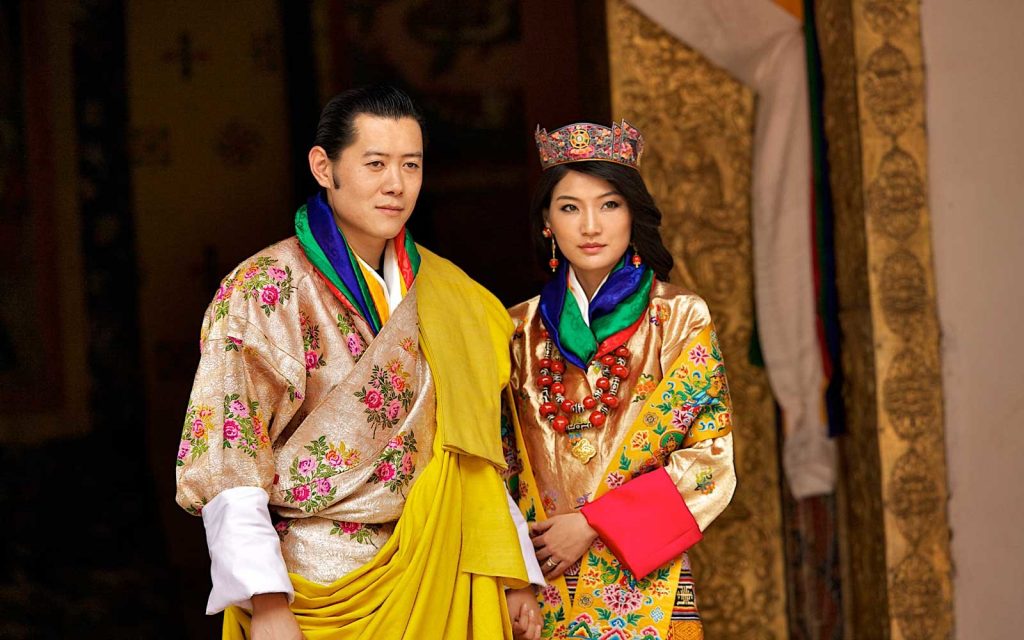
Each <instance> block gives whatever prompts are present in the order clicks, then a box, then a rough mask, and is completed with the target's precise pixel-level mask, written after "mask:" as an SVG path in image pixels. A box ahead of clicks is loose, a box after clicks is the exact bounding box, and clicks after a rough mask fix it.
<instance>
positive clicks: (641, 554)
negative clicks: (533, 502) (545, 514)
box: [581, 469, 704, 578]
mask: <svg viewBox="0 0 1024 640" xmlns="http://www.w3.org/2000/svg"><path fill="white" fill-rule="evenodd" d="M581 511H582V512H583V517H585V518H586V519H587V522H589V523H590V526H591V527H593V528H594V530H595V531H597V534H598V535H599V536H600V537H601V540H602V541H603V542H604V543H605V544H606V545H607V546H608V548H609V549H610V550H611V552H612V553H614V554H615V557H616V558H618V559H619V561H620V562H621V563H622V564H624V565H625V566H626V568H627V569H629V570H630V571H631V572H632V573H633V575H634V576H636V577H637V578H643V577H644V576H646V575H647V574H649V573H650V572H652V571H654V570H655V569H657V568H658V567H660V566H662V565H663V564H665V563H667V562H668V561H669V560H674V559H675V558H677V557H679V556H680V555H681V554H682V553H683V552H684V551H686V550H687V549H689V548H690V547H692V546H693V545H695V544H697V543H698V542H700V541H701V539H702V538H703V537H704V535H703V534H702V533H701V532H700V527H698V526H697V521H696V520H694V518H693V514H691V513H690V510H689V509H688V508H687V507H686V502H685V501H684V500H683V497H682V496H681V495H679V490H678V489H676V486H675V484H674V483H673V482H672V479H671V478H669V476H668V472H667V471H665V470H664V469H658V470H656V471H651V472H650V473H645V474H643V475H642V476H638V477H636V478H633V479H632V480H630V481H629V482H627V483H626V484H624V485H622V486H621V487H618V488H616V489H612V490H611V491H609V492H608V493H606V494H604V495H603V496H601V497H600V498H598V499H597V500H594V501H593V502H590V503H587V504H586V505H584V506H583V508H582V509H581Z"/></svg>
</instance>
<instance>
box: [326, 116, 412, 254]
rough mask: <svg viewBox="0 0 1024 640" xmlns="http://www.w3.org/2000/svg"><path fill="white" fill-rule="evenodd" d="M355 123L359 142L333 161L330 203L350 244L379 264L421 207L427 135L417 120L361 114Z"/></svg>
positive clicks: (329, 193)
mask: <svg viewBox="0 0 1024 640" xmlns="http://www.w3.org/2000/svg"><path fill="white" fill-rule="evenodd" d="M354 125H355V140H354V141H353V142H352V144H350V145H349V146H348V147H346V148H345V150H344V151H342V152H341V155H340V156H339V157H338V159H337V160H336V161H334V162H333V163H331V172H332V176H333V182H334V184H333V185H332V187H333V188H328V189H327V200H328V202H329V203H330V205H331V209H332V210H333V211H334V219H335V221H336V222H337V223H338V227H339V228H341V231H342V233H344V234H345V239H346V240H348V242H349V245H350V246H351V247H352V249H353V250H355V251H356V253H357V254H359V256H360V257H361V258H363V259H364V260H367V261H368V262H370V263H371V264H373V263H374V261H375V259H376V258H377V257H379V255H380V253H379V252H380V250H382V248H383V243H384V242H386V241H387V240H390V239H391V238H394V237H395V236H396V235H397V234H398V232H399V230H400V229H401V228H402V226H403V225H404V224H405V223H406V221H407V220H408V219H409V216H410V215H412V210H413V208H414V207H415V206H416V198H417V197H419V194H420V186H421V184H422V182H423V166H422V165H423V133H422V132H421V131H420V125H419V123H417V122H416V121H415V120H414V119H412V118H400V119H398V120H394V119H390V118H379V117H377V116H371V115H366V114H360V115H358V116H356V118H355V120H354ZM374 252H376V255H372V254H373V253H374ZM366 254H371V255H366Z"/></svg>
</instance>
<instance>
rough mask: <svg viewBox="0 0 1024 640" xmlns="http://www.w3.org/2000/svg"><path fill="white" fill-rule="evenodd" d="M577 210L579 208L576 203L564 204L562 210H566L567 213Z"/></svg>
mask: <svg viewBox="0 0 1024 640" xmlns="http://www.w3.org/2000/svg"><path fill="white" fill-rule="evenodd" d="M577 210H578V209H576V205H574V204H563V205H562V211H564V212H566V213H572V212H574V211H577Z"/></svg>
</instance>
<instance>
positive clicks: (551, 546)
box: [530, 513, 597, 580]
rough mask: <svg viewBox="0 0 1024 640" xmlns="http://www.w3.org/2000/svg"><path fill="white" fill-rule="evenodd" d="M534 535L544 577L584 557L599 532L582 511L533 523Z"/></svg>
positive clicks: (549, 577) (556, 572) (566, 567)
mask: <svg viewBox="0 0 1024 640" xmlns="http://www.w3.org/2000/svg"><path fill="white" fill-rule="evenodd" d="M530 536H531V537H532V538H533V548H534V550H536V552H537V562H539V563H540V568H541V570H542V571H543V572H544V577H545V578H547V579H548V580H551V579H552V578H557V577H558V576H560V575H562V574H563V573H565V570H566V569H568V568H569V567H571V566H572V565H573V564H574V563H575V562H576V561H577V560H579V559H580V558H582V557H583V554H584V553H586V552H587V549H589V548H590V545H591V544H593V542H594V540H596V539H597V532H596V531H594V529H593V528H592V527H591V526H590V523H589V522H587V519H586V518H585V517H583V514H582V513H565V514H562V515H558V516H553V517H551V518H548V519H547V520H545V521H544V522H538V523H536V524H534V525H532V526H531V527H530Z"/></svg>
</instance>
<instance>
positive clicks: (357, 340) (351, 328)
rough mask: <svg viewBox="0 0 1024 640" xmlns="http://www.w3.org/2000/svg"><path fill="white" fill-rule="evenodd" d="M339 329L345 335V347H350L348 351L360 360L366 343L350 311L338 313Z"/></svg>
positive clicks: (357, 360)
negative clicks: (357, 329) (358, 331)
mask: <svg viewBox="0 0 1024 640" xmlns="http://www.w3.org/2000/svg"><path fill="white" fill-rule="evenodd" d="M338 331H341V335H343V336H345V347H346V348H347V349H348V352H349V353H350V354H351V355H352V357H353V358H354V359H355V361H356V362H359V358H360V356H362V355H363V352H364V351H366V344H365V343H364V342H363V339H362V337H360V335H359V333H357V332H356V329H355V325H354V324H353V322H352V316H351V314H349V313H348V312H345V313H339V314H338Z"/></svg>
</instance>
